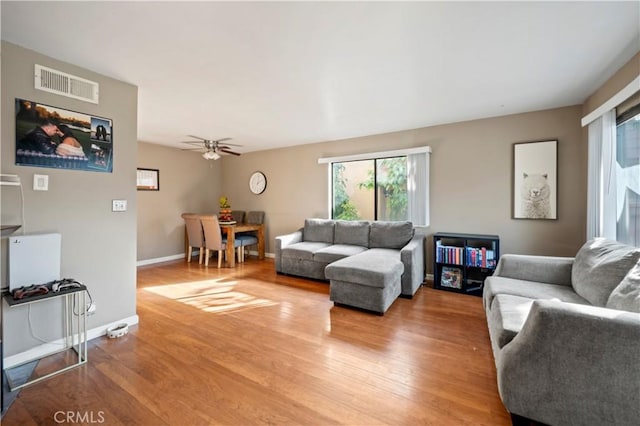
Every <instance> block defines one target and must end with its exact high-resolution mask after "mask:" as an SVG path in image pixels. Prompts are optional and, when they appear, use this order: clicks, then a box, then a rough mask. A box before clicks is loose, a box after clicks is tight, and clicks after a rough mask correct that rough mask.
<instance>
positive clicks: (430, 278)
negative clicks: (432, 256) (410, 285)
mask: <svg viewBox="0 0 640 426" xmlns="http://www.w3.org/2000/svg"><path fill="white" fill-rule="evenodd" d="M424 278H425V279H426V280H427V281H433V274H426V275H425V276H424Z"/></svg>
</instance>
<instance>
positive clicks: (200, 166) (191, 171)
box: [137, 142, 222, 261]
mask: <svg viewBox="0 0 640 426" xmlns="http://www.w3.org/2000/svg"><path fill="white" fill-rule="evenodd" d="M138 167H142V168H148V169H159V170H160V174H159V176H160V191H138V193H137V199H138V255H137V259H138V261H144V260H149V259H159V258H164V257H170V256H176V255H180V254H182V253H184V221H183V220H182V218H181V217H180V215H181V214H182V213H185V212H197V213H205V212H217V211H218V198H219V197H220V186H221V180H222V177H221V174H222V168H221V166H220V161H207V160H205V159H203V158H202V155H201V154H200V153H198V152H194V151H182V150H178V149H174V148H168V147H165V146H161V145H154V144H149V143H144V142H140V143H138Z"/></svg>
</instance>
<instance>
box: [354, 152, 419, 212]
mask: <svg viewBox="0 0 640 426" xmlns="http://www.w3.org/2000/svg"><path fill="white" fill-rule="evenodd" d="M377 164H378V174H377V179H378V182H377V183H376V182H375V178H376V176H375V174H374V172H373V170H370V171H369V172H368V176H367V180H366V181H364V182H361V183H360V184H359V185H358V186H359V187H360V188H365V189H370V190H373V189H374V188H375V187H376V186H377V188H378V190H379V191H380V192H379V194H378V197H383V200H380V201H381V202H379V204H378V205H379V211H378V218H379V219H380V218H381V217H383V218H384V220H407V217H408V216H407V200H408V196H407V157H395V158H385V159H382V160H378V161H377ZM380 210H383V211H380Z"/></svg>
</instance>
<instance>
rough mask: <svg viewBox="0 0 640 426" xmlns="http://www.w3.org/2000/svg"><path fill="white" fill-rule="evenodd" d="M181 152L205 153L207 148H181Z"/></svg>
mask: <svg viewBox="0 0 640 426" xmlns="http://www.w3.org/2000/svg"><path fill="white" fill-rule="evenodd" d="M180 151H205V148H202V147H200V148H180Z"/></svg>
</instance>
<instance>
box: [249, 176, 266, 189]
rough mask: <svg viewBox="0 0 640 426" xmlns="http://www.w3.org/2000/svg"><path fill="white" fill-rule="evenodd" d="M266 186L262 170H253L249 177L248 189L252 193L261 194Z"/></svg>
mask: <svg viewBox="0 0 640 426" xmlns="http://www.w3.org/2000/svg"><path fill="white" fill-rule="evenodd" d="M266 188H267V178H266V177H265V175H264V173H262V172H254V173H253V174H252V175H251V177H250V178H249V189H250V190H251V192H253V193H254V194H262V193H263V192H264V190H265V189H266Z"/></svg>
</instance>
